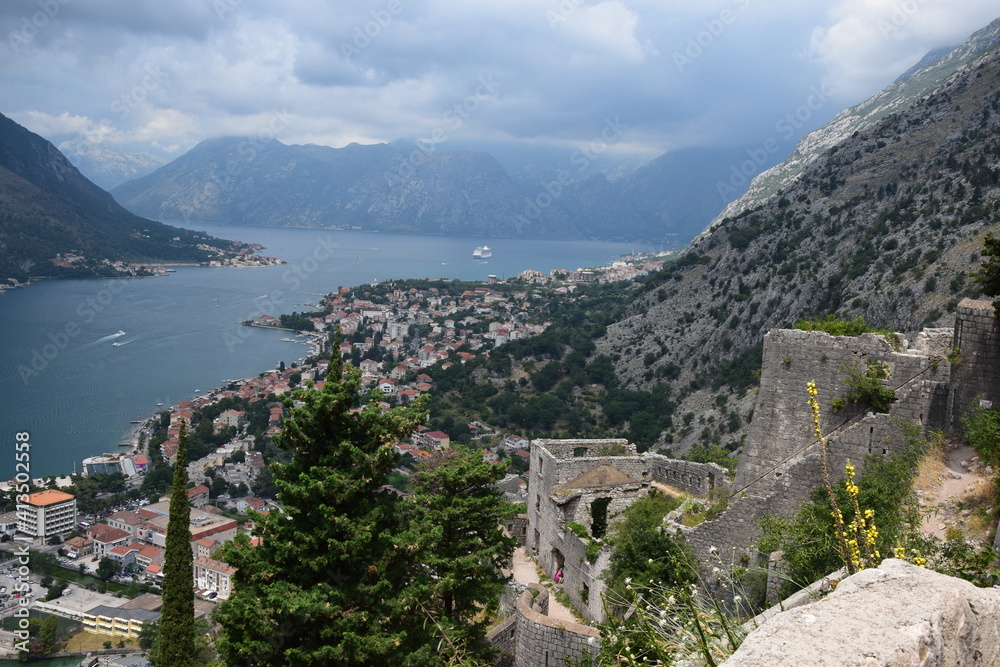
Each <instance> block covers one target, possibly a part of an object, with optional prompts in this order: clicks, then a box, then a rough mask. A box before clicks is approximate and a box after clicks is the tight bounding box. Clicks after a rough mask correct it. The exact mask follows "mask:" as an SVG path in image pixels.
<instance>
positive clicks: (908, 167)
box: [597, 49, 1000, 416]
mask: <svg viewBox="0 0 1000 667" xmlns="http://www.w3.org/2000/svg"><path fill="white" fill-rule="evenodd" d="M997 233H1000V50H997V49H994V50H993V51H991V52H989V53H987V54H985V55H983V56H982V57H981V58H979V59H977V60H976V61H974V62H973V63H972V64H970V65H969V66H967V67H965V68H963V69H961V70H960V71H959V72H957V73H956V74H954V75H953V76H952V77H951V78H950V79H949V80H948V81H947V82H946V83H945V84H943V85H942V86H941V87H940V88H939V89H938V90H937V91H936V92H935V93H933V94H931V95H929V96H927V97H926V98H924V99H923V100H921V101H919V102H917V103H916V104H914V105H913V106H912V107H911V108H909V109H907V110H906V111H903V112H901V113H898V114H892V115H890V116H887V117H886V118H884V119H883V120H881V121H879V122H878V123H876V124H874V125H873V126H871V127H870V128H868V129H865V130H862V131H858V132H855V133H854V134H853V135H852V136H850V137H848V138H846V139H845V140H844V141H842V142H841V143H839V144H837V145H836V146H833V147H832V148H830V149H829V150H828V151H827V152H826V153H825V154H824V155H823V156H822V157H820V158H818V159H817V160H816V161H815V163H814V164H813V165H812V166H811V167H810V168H809V169H808V170H806V171H805V172H804V173H803V174H802V176H801V178H799V179H798V180H797V181H796V182H794V183H793V184H791V185H789V186H788V187H787V188H785V189H784V190H782V191H780V192H778V193H777V194H776V195H775V196H773V197H772V198H771V199H769V200H767V202H765V203H764V204H762V205H760V206H758V207H755V208H753V209H751V210H747V211H745V212H744V213H742V214H740V215H738V216H736V217H733V218H725V219H723V220H721V221H719V222H718V223H717V224H716V225H714V226H713V228H712V229H710V230H709V231H707V232H706V233H705V234H703V235H701V236H700V237H699V238H697V239H696V240H695V241H694V242H693V243H692V244H691V245H690V247H689V249H688V250H687V251H686V252H685V253H684V255H683V256H682V257H681V258H680V260H679V261H678V262H677V263H675V264H674V265H672V266H668V267H666V268H665V269H664V271H663V272H661V273H660V274H659V275H657V276H655V277H653V278H651V279H650V280H648V281H647V283H646V285H645V288H644V293H643V295H642V296H641V297H640V298H638V299H636V300H634V301H633V302H632V303H631V304H630V305H629V306H628V309H627V315H626V316H625V317H624V318H623V319H621V320H620V321H618V322H616V323H614V324H612V325H611V326H609V327H608V331H607V334H606V336H605V337H604V338H603V339H602V340H601V341H600V342H599V343H598V346H597V352H598V353H602V352H603V353H607V354H609V355H610V356H611V357H612V359H613V360H614V361H615V367H616V371H617V373H618V375H619V378H620V379H621V381H622V382H623V383H624V384H625V385H626V386H628V387H631V388H650V387H652V386H654V384H655V383H658V382H663V381H664V380H670V381H671V382H672V383H673V384H674V386H675V387H676V388H678V389H683V390H684V392H685V393H690V392H692V391H696V390H698V389H702V388H706V386H708V385H707V383H706V382H705V379H704V378H705V373H704V371H705V370H706V369H707V368H712V369H714V370H715V371H716V372H715V373H714V375H715V377H717V378H718V377H720V375H719V373H718V372H717V371H718V370H719V369H720V368H729V371H730V372H734V373H736V374H737V375H740V374H742V375H745V374H746V372H747V371H748V369H749V370H752V369H753V368H755V367H756V364H757V362H758V361H759V354H760V352H759V350H760V345H761V343H762V339H763V335H764V333H766V332H767V331H768V330H769V329H771V328H774V327H787V326H790V325H792V324H793V323H794V322H795V321H796V320H797V319H799V318H801V317H810V316H824V315H826V314H828V313H834V312H836V313H838V314H840V315H841V316H842V317H846V318H854V317H857V316H861V317H864V318H865V320H866V321H868V322H869V323H870V324H872V325H875V326H878V327H882V328H888V329H894V330H897V331H903V332H907V331H914V330H917V329H919V328H921V327H925V326H950V325H951V324H952V322H953V318H952V315H951V314H952V312H953V311H954V308H955V306H956V305H957V303H958V301H959V299H960V298H961V297H962V296H966V295H968V296H975V295H978V294H979V291H978V289H977V288H976V287H975V285H973V284H971V283H970V280H969V276H968V274H969V272H970V271H971V270H974V269H975V268H977V267H978V266H979V263H980V250H981V249H982V246H983V237H984V235H986V234H994V235H996V234H997ZM709 388H712V387H709ZM714 390H716V391H718V390H719V383H718V382H717V383H716V386H715V387H714ZM723 391H724V390H723ZM700 399H701V402H700V403H698V405H700V406H701V407H702V408H704V409H705V410H710V409H711V407H712V406H711V403H710V402H708V400H707V395H706V394H705V393H704V392H701V393H700ZM686 409H695V408H691V407H690V404H689V405H688V406H682V407H681V408H680V410H686ZM720 416H721V415H720Z"/></svg>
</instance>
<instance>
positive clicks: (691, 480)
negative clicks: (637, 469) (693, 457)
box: [645, 454, 731, 498]
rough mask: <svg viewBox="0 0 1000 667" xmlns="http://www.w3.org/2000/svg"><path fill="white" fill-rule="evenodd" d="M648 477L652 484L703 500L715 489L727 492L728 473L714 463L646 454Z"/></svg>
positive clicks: (728, 483) (728, 484) (728, 485)
mask: <svg viewBox="0 0 1000 667" xmlns="http://www.w3.org/2000/svg"><path fill="white" fill-rule="evenodd" d="M645 458H646V462H647V465H648V466H649V477H650V479H652V480H653V481H654V482H660V483H662V484H666V485H667V486H670V487H673V488H675V489H678V490H679V491H683V492H684V493H689V494H691V495H692V496H698V497H700V498H704V497H705V496H707V495H708V492H709V491H711V490H712V489H715V488H722V489H726V490H727V491H728V490H729V488H730V486H731V484H730V481H729V473H728V472H727V471H726V469H725V468H723V467H722V466H720V465H717V464H715V463H695V462H693V461H681V460H678V459H671V458H667V457H666V456H663V455H662V454H646V455H645Z"/></svg>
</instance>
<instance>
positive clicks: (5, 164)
mask: <svg viewBox="0 0 1000 667" xmlns="http://www.w3.org/2000/svg"><path fill="white" fill-rule="evenodd" d="M199 244H202V246H203V247H199ZM205 244H208V245H211V246H213V247H214V248H216V249H217V250H218V252H217V251H212V250H206V249H205ZM242 245H243V244H235V243H233V242H231V241H223V240H220V239H213V238H212V237H209V236H206V235H204V234H200V233H197V232H192V231H188V230H185V229H178V228H176V227H171V226H169V225H164V224H162V223H159V222H155V221H153V220H147V219H145V218H140V217H139V216H137V215H135V214H133V213H130V212H129V211H127V210H125V209H124V208H122V207H121V206H120V205H119V204H118V203H117V202H116V201H115V200H114V198H113V197H112V196H111V195H110V194H108V193H107V192H106V191H105V190H102V189H101V188H99V187H98V186H96V185H94V184H93V183H92V182H91V181H89V180H88V179H87V178H85V177H84V176H83V175H82V174H81V173H80V172H79V170H77V168H76V167H74V166H73V165H72V164H70V162H69V160H67V159H66V157H65V156H64V155H63V154H62V153H61V152H60V151H59V150H58V149H57V148H56V147H55V146H53V145H52V144H51V143H50V142H48V141H46V140H45V139H43V138H42V137H40V136H38V135H37V134H34V133H33V132H30V131H29V130H27V129H25V128H24V127H21V126H20V125H18V124H17V123H15V122H14V121H12V120H11V119H9V118H7V117H6V116H3V115H0V281H3V282H5V283H6V282H7V281H9V280H14V281H18V282H23V281H26V280H28V279H30V278H33V277H40V276H45V277H87V276H95V275H107V276H112V275H118V274H119V273H120V272H121V269H120V268H116V267H114V266H113V265H112V263H114V262H137V263H142V262H166V261H169V262H205V261H209V260H211V259H216V258H218V257H219V252H226V251H230V250H235V249H237V248H238V246H242ZM67 256H69V259H67V258H66V257H67Z"/></svg>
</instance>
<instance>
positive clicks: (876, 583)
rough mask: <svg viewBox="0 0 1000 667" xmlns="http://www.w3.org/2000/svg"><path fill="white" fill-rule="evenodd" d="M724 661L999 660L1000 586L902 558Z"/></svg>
mask: <svg viewBox="0 0 1000 667" xmlns="http://www.w3.org/2000/svg"><path fill="white" fill-rule="evenodd" d="M724 664H725V665H726V667H759V666H760V665H836V666H837V667H849V666H851V665H859V666H860V665H865V666H868V665H873V666H874V665H884V666H886V667H895V666H899V667H903V666H904V665H905V666H906V667H910V666H912V665H921V666H922V667H935V666H942V667H943V666H944V665H998V664H1000V589H996V588H991V589H982V588H976V587H975V586H973V585H972V584H970V583H969V582H967V581H963V580H961V579H955V578H953V577H948V576H945V575H943V574H938V573H937V572H932V571H930V570H926V569H923V568H920V567H917V566H915V565H911V564H909V563H906V562H904V561H900V560H894V559H890V560H886V561H884V562H883V563H882V564H881V565H880V566H879V567H878V568H875V569H870V570H863V571H862V572H859V573H857V574H855V575H853V576H851V577H848V578H846V579H844V580H843V581H841V582H840V584H839V585H838V586H837V587H836V589H835V590H834V591H833V592H831V593H830V594H829V595H827V596H825V597H823V598H821V599H819V600H818V601H816V602H814V603H812V604H809V605H805V606H802V607H798V608H795V609H792V610H789V611H785V612H781V613H779V614H777V615H775V616H773V617H772V618H770V619H769V620H767V621H766V622H764V624H763V625H761V626H760V627H759V628H757V629H756V630H754V631H752V632H751V633H750V634H749V635H748V636H747V638H746V640H745V641H744V642H743V645H742V646H740V648H739V650H737V651H736V653H734V654H733V656H732V657H731V658H730V659H729V660H727V661H726V662H725V663H724Z"/></svg>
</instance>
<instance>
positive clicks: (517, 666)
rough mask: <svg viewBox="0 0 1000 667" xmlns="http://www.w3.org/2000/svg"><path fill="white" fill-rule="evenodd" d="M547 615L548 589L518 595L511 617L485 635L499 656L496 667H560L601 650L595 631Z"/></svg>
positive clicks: (534, 587)
mask: <svg viewBox="0 0 1000 667" xmlns="http://www.w3.org/2000/svg"><path fill="white" fill-rule="evenodd" d="M548 614H549V591H548V589H546V588H543V587H542V586H540V585H538V584H531V585H530V586H529V588H528V590H525V591H523V592H522V593H521V594H520V595H518V597H517V602H516V606H515V609H514V613H512V614H511V615H510V616H508V617H507V618H506V619H505V620H504V622H503V623H501V624H500V625H498V626H497V627H495V628H493V629H492V630H490V632H489V633H488V634H487V635H486V640H487V641H488V642H490V643H491V644H492V645H493V646H494V647H496V648H498V649H499V650H500V652H501V654H502V657H501V658H500V660H499V661H497V662H496V665H497V666H498V667H537V666H538V665H548V666H549V667H563V666H564V665H567V664H570V662H579V661H580V660H581V659H582V658H583V656H584V655H585V654H587V653H596V652H597V651H598V650H599V649H600V647H601V633H600V631H598V630H597V629H596V628H592V627H590V626H587V625H581V624H579V623H567V622H564V621H557V620H554V619H552V618H550V617H549V615H548ZM567 659H569V661H570V662H567Z"/></svg>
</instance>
